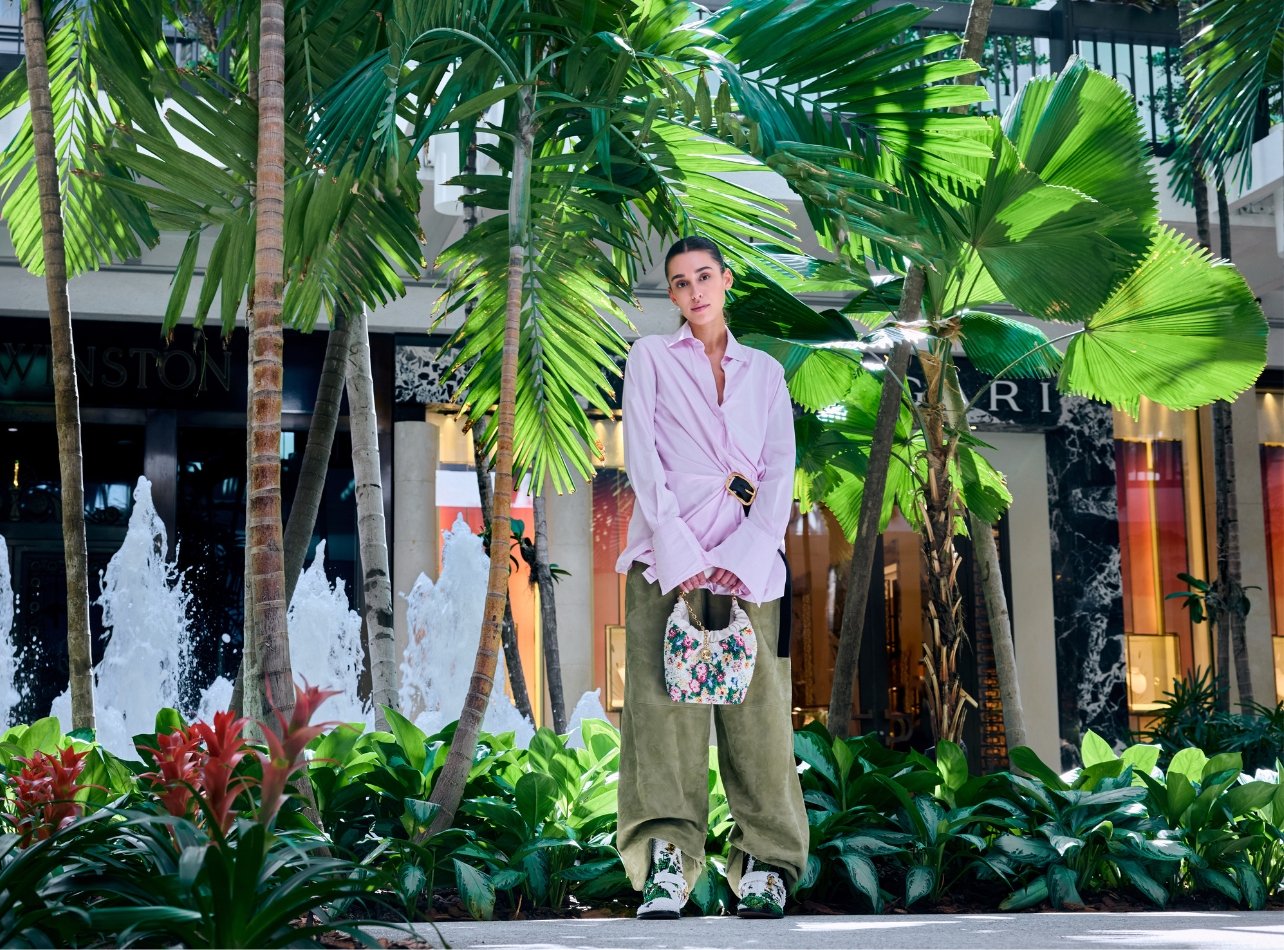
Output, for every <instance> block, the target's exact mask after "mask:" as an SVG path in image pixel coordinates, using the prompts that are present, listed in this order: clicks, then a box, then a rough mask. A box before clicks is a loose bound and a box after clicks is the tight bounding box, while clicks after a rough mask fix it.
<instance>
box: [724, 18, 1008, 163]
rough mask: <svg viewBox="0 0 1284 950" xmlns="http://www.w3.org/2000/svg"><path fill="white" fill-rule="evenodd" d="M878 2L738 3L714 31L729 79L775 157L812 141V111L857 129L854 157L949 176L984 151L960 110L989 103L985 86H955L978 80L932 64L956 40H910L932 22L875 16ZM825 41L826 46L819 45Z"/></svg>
mask: <svg viewBox="0 0 1284 950" xmlns="http://www.w3.org/2000/svg"><path fill="white" fill-rule="evenodd" d="M874 5H875V4H874V0H803V2H792V0H732V2H731V3H729V4H728V5H727V6H726V7H724V8H723V9H722V10H721V11H719V12H718V14H717V15H716V16H714V17H713V19H712V20H711V21H710V22H709V24H708V26H709V28H710V29H711V30H713V31H714V32H715V33H717V34H720V35H721V36H722V37H725V44H714V46H713V48H714V49H715V50H717V51H718V52H720V53H722V54H723V55H724V56H725V57H726V59H727V60H728V61H730V62H731V63H734V64H735V66H736V67H737V68H736V69H734V70H732V69H724V70H722V77H723V79H724V80H725V81H726V82H728V83H729V84H730V85H731V96H732V98H733V99H734V100H735V102H736V104H737V106H738V107H739V108H740V109H741V110H742V111H743V112H744V113H745V115H746V116H747V117H748V118H750V119H751V120H752V121H754V122H755V123H756V124H757V125H758V126H759V129H760V133H759V134H760V135H761V137H762V147H763V150H764V152H765V153H767V154H771V153H772V152H774V151H775V150H776V145H777V143H779V142H782V141H806V140H809V139H810V138H811V136H810V135H809V134H808V132H809V131H810V129H809V127H810V126H811V125H812V122H813V121H814V120H813V119H812V118H811V117H810V116H809V114H808V113H809V112H814V111H821V112H828V113H831V114H834V115H841V116H842V117H843V119H844V121H846V122H849V123H851V132H850V140H851V148H852V150H853V151H857V152H861V153H865V154H872V153H873V152H876V151H878V150H881V149H885V150H887V151H888V152H890V153H892V154H895V155H896V156H898V157H899V158H900V159H901V160H902V161H903V162H905V163H906V164H907V165H908V166H910V167H912V168H914V169H921V170H923V171H927V172H931V173H935V174H940V175H943V176H946V177H951V176H954V175H956V174H957V173H958V169H957V168H956V167H955V159H956V158H957V157H958V156H960V155H972V154H975V152H976V142H975V140H974V139H972V138H969V137H967V136H966V135H959V134H956V131H955V130H958V132H965V131H966V130H967V129H968V128H969V127H972V126H973V125H974V123H975V122H976V120H975V119H973V118H970V117H967V116H957V115H951V114H949V113H947V112H943V111H941V110H945V109H948V108H950V107H951V106H957V105H971V104H973V103H977V102H982V101H984V100H985V98H986V93H985V91H984V90H983V89H980V88H979V87H977V86H960V85H957V84H954V83H951V82H949V80H951V79H953V78H955V77H956V76H960V75H963V74H966V73H969V72H974V71H975V70H976V67H975V65H974V64H971V63H968V62H965V61H962V60H950V59H939V58H938V59H931V57H933V56H937V54H939V53H941V52H943V51H944V50H946V49H950V48H957V46H958V39H957V37H944V38H941V37H919V38H911V37H909V36H907V34H908V31H910V30H911V29H912V28H913V27H914V26H915V25H916V24H917V23H919V22H920V21H921V20H922V19H923V18H924V17H926V16H927V15H928V11H927V10H926V9H923V8H920V7H916V6H913V5H911V4H901V5H898V6H895V7H890V8H887V9H881V10H876V9H874ZM820 36H823V37H826V40H825V42H824V43H820V44H818V43H817V37H820Z"/></svg>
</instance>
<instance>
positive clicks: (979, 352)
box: [958, 310, 1062, 379]
mask: <svg viewBox="0 0 1284 950" xmlns="http://www.w3.org/2000/svg"><path fill="white" fill-rule="evenodd" d="M958 320H959V327H960V329H961V330H962V333H961V339H960V342H961V343H962V344H963V352H964V353H965V354H967V358H968V359H969V360H971V361H972V365H973V366H975V367H976V368H977V369H979V370H980V371H981V372H982V373H985V374H986V375H987V376H993V377H995V378H996V379H1048V378H1050V377H1053V376H1056V375H1057V373H1058V371H1059V370H1060V369H1061V362H1062V357H1061V352H1060V351H1059V350H1058V349H1057V348H1056V347H1055V346H1053V345H1052V344H1051V343H1050V342H1049V341H1048V338H1047V336H1046V335H1045V334H1044V332H1043V331H1042V330H1040V329H1039V328H1038V327H1035V326H1031V325H1030V324H1028V323H1024V322H1022V321H1020V320H1013V319H1010V318H1009V317H1003V316H999V315H998V314H996V313H986V312H984V311H982V310H965V311H963V312H962V313H960V314H959V315H958Z"/></svg>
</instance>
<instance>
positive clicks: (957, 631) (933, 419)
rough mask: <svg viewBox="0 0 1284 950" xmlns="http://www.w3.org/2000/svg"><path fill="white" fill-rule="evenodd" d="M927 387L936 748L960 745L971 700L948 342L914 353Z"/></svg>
mask: <svg viewBox="0 0 1284 950" xmlns="http://www.w3.org/2000/svg"><path fill="white" fill-rule="evenodd" d="M919 363H920V364H921V365H922V367H923V375H924V377H925V379H926V381H927V389H926V391H925V393H924V399H923V404H922V408H921V412H922V415H923V421H924V426H925V428H926V431H925V432H924V436H925V438H926V442H927V485H926V487H925V490H924V498H923V538H922V542H923V561H924V565H925V571H926V576H927V602H926V605H925V609H926V614H927V617H926V619H927V630H926V636H925V637H924V640H923V663H924V665H925V666H926V668H927V676H926V678H925V681H926V686H927V709H928V716H929V718H930V719H931V724H932V735H933V736H934V737H935V738H936V739H937V741H938V742H939V741H940V740H941V739H949V740H950V741H952V742H959V741H960V740H961V739H962V735H963V723H964V720H965V718H966V715H967V707H968V705H969V704H970V705H972V706H975V705H976V700H975V699H973V698H972V697H971V696H970V695H969V694H968V693H967V691H966V690H965V689H964V688H963V683H962V681H961V680H960V679H959V675H958V652H959V646H960V645H961V644H962V642H963V639H964V637H965V636H966V627H965V625H964V623H963V598H962V596H961V595H960V593H959V585H958V570H959V565H960V560H959V556H958V552H957V551H955V549H954V521H955V518H956V517H957V516H958V514H959V510H960V505H959V499H958V492H957V490H956V489H955V487H954V485H953V482H952V480H951V478H950V462H951V461H952V460H953V457H954V445H955V439H956V437H955V434H954V432H953V431H952V430H950V431H947V425H946V417H947V412H946V403H945V398H944V393H945V391H946V388H947V387H948V386H951V385H957V381H956V380H955V378H954V377H955V373H954V365H953V362H952V360H951V357H950V343H949V341H948V340H946V341H943V343H942V344H941V345H940V346H939V347H938V348H937V352H935V353H930V354H929V353H925V352H920V353H919Z"/></svg>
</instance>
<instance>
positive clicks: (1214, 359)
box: [1058, 228, 1268, 416]
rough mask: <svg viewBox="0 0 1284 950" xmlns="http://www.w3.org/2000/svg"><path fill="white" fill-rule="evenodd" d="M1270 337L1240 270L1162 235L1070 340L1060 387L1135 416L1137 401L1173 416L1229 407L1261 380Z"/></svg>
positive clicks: (1181, 239) (1167, 233)
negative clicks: (1217, 404)
mask: <svg viewBox="0 0 1284 950" xmlns="http://www.w3.org/2000/svg"><path fill="white" fill-rule="evenodd" d="M1267 335H1268V327H1267V324H1266V321H1265V320H1264V319H1263V318H1262V312H1261V308H1260V307H1259V306H1258V304H1257V300H1256V298H1255V297H1254V295H1253V291H1252V288H1250V287H1249V286H1248V284H1247V282H1246V281H1245V280H1244V278H1243V276H1242V275H1241V274H1240V273H1239V271H1238V270H1236V269H1235V268H1234V267H1233V266H1231V265H1230V264H1229V263H1226V262H1224V261H1220V262H1219V261H1214V260H1213V259H1212V257H1211V255H1210V254H1209V253H1208V252H1207V251H1206V250H1204V249H1203V248H1202V247H1200V246H1198V245H1197V244H1194V243H1193V242H1191V241H1190V240H1188V239H1187V238H1185V237H1183V236H1181V235H1180V234H1178V233H1176V232H1175V231H1172V230H1170V229H1168V228H1161V229H1160V230H1159V232H1158V234H1157V235H1156V237H1155V241H1154V243H1153V245H1152V246H1151V248H1150V251H1149V253H1148V254H1147V256H1146V258H1145V260H1143V261H1142V263H1141V265H1140V266H1139V267H1138V268H1137V269H1136V270H1135V271H1133V272H1132V273H1131V274H1130V275H1128V277H1127V278H1126V279H1125V280H1124V281H1123V282H1122V283H1121V284H1120V285H1119V286H1118V287H1117V288H1116V289H1115V292H1114V293H1113V294H1112V295H1111V297H1110V299H1109V300H1108V301H1106V303H1105V305H1104V306H1103V307H1102V308H1101V309H1100V310H1099V311H1097V312H1096V313H1094V314H1093V315H1091V316H1090V317H1089V318H1088V319H1087V320H1085V321H1084V332H1083V333H1082V334H1080V335H1078V336H1076V337H1075V338H1074V339H1073V340H1072V341H1071V342H1070V345H1069V347H1068V348H1067V351H1066V358H1065V365H1064V366H1063V367H1062V369H1061V377H1060V380H1059V382H1058V388H1059V389H1061V391H1062V392H1069V393H1075V394H1078V395H1082V396H1089V397H1091V398H1093V399H1100V400H1102V401H1103V402H1109V403H1111V404H1112V405H1114V406H1116V407H1118V408H1120V409H1123V410H1124V411H1126V412H1129V413H1131V414H1132V415H1134V416H1135V415H1136V413H1137V407H1138V405H1139V401H1140V397H1142V396H1145V397H1146V398H1147V399H1150V400H1151V401H1153V402H1157V403H1159V404H1160V405H1163V406H1167V407H1168V408H1170V409H1177V410H1182V409H1193V408H1195V407H1197V406H1202V405H1206V404H1208V403H1210V402H1213V401H1215V400H1218V399H1233V398H1234V397H1235V396H1237V395H1238V394H1239V393H1241V392H1244V391H1245V390H1246V389H1248V388H1249V387H1251V386H1252V385H1253V384H1254V383H1255V382H1256V380H1257V377H1258V376H1259V375H1261V372H1262V368H1263V367H1264V366H1265V365H1266V339H1267Z"/></svg>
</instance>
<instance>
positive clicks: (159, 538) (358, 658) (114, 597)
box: [0, 478, 371, 758]
mask: <svg viewBox="0 0 1284 950" xmlns="http://www.w3.org/2000/svg"><path fill="white" fill-rule="evenodd" d="M166 549H167V537H166V533H165V524H164V522H163V521H161V519H160V516H159V515H158V514H157V513H156V507H155V505H153V504H152V491H151V483H150V482H149V481H148V480H147V479H146V478H140V479H139V480H138V485H137V487H136V488H135V489H134V512H133V514H132V515H131V516H130V518H129V527H128V529H127V531H126V533H125V540H124V543H123V544H121V547H120V550H119V551H117V552H116V553H115V555H113V556H112V559H111V561H110V562H109V563H108V565H107V570H106V572H105V573H104V574H103V575H102V578H101V585H102V594H101V595H100V596H99V598H98V601H97V602H98V604H99V605H100V606H101V607H102V608H103V626H104V627H106V628H107V630H108V631H110V640H109V641H108V643H107V646H106V648H105V649H104V650H103V656H102V660H101V661H100V662H99V664H98V666H96V667H95V668H94V707H95V720H96V724H97V733H98V740H99V741H100V742H101V743H102V744H103V745H104V746H106V747H107V748H108V749H109V750H111V751H112V752H114V753H116V754H117V755H121V756H125V757H129V758H132V757H133V756H134V754H135V752H134V743H133V737H134V736H135V735H137V734H138V733H141V732H146V731H150V730H151V728H152V727H153V725H154V723H155V718H156V711H157V710H158V709H161V708H162V707H165V706H173V707H176V708H180V709H182V708H184V707H185V706H186V703H185V702H184V690H185V689H186V690H187V691H188V692H187V695H189V696H190V695H191V687H190V682H189V681H190V678H191V676H192V675H193V674H194V673H195V672H196V671H195V670H194V669H193V668H192V664H191V655H192V643H193V636H194V635H195V633H194V632H193V631H192V630H191V627H190V620H189V616H188V614H189V610H188V608H189V606H190V604H191V595H190V594H189V593H188V591H187V589H186V585H185V583H184V577H183V575H182V573H181V572H180V571H179V570H178V568H177V567H176V566H175V564H174V562H173V561H170V560H168V559H167V558H166V557H165V551H166ZM6 574H7V572H6ZM2 609H3V608H0V610H2ZM0 619H2V618H0ZM287 625H288V629H289V636H290V654H291V658H292V660H293V663H294V672H295V675H296V676H302V677H305V678H306V679H307V680H308V681H309V682H311V683H314V684H316V685H319V686H324V687H326V688H342V690H343V692H342V694H341V695H339V696H335V697H332V698H331V699H330V701H329V704H327V711H328V714H329V715H331V716H335V717H337V718H339V719H342V720H343V721H345V722H364V723H366V724H369V723H370V721H371V717H370V711H369V708H368V705H367V704H363V703H362V702H361V700H360V698H359V697H358V695H357V685H358V679H359V676H360V673H361V665H362V652H361V619H360V617H358V616H357V614H356V613H355V612H354V611H353V610H351V609H350V608H349V606H348V596H347V593H346V591H345V585H344V582H343V580H342V579H341V578H340V579H338V580H336V581H335V582H334V584H333V585H332V584H330V583H329V582H328V581H327V580H326V576H325V544H324V542H322V544H321V545H319V546H318V548H317V553H316V556H315V557H314V558H313V561H312V564H311V566H310V567H309V568H308V569H307V570H306V571H305V572H304V573H303V575H302V576H301V577H300V578H299V584H298V586H297V587H296V589H295V592H294V598H293V599H292V600H291V602H290V609H289V612H288V614H287ZM12 654H13V651H12V649H10V650H8V651H7V652H6V651H4V650H3V649H0V664H3V663H4V662H5V659H4V657H5V656H6V655H7V656H9V657H12ZM0 675H3V667H0ZM231 697H232V684H231V682H230V681H229V680H227V679H225V678H223V677H218V678H217V679H215V680H214V682H213V683H211V684H210V685H209V686H208V687H207V688H206V689H205V690H203V691H202V694H201V697H200V700H199V702H198V703H197V708H196V710H195V712H196V715H197V716H198V717H199V718H202V719H210V718H212V717H213V715H214V713H215V712H216V711H218V710H220V709H226V708H227V706H228V703H229V701H230V700H231ZM2 701H3V696H0V702H2ZM52 715H55V716H57V717H58V718H59V720H60V721H61V722H62V723H63V724H64V725H66V724H67V723H70V721H71V694H70V693H69V692H64V693H63V694H62V695H61V696H59V697H58V698H57V699H55V700H54V703H53V709H52Z"/></svg>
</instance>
